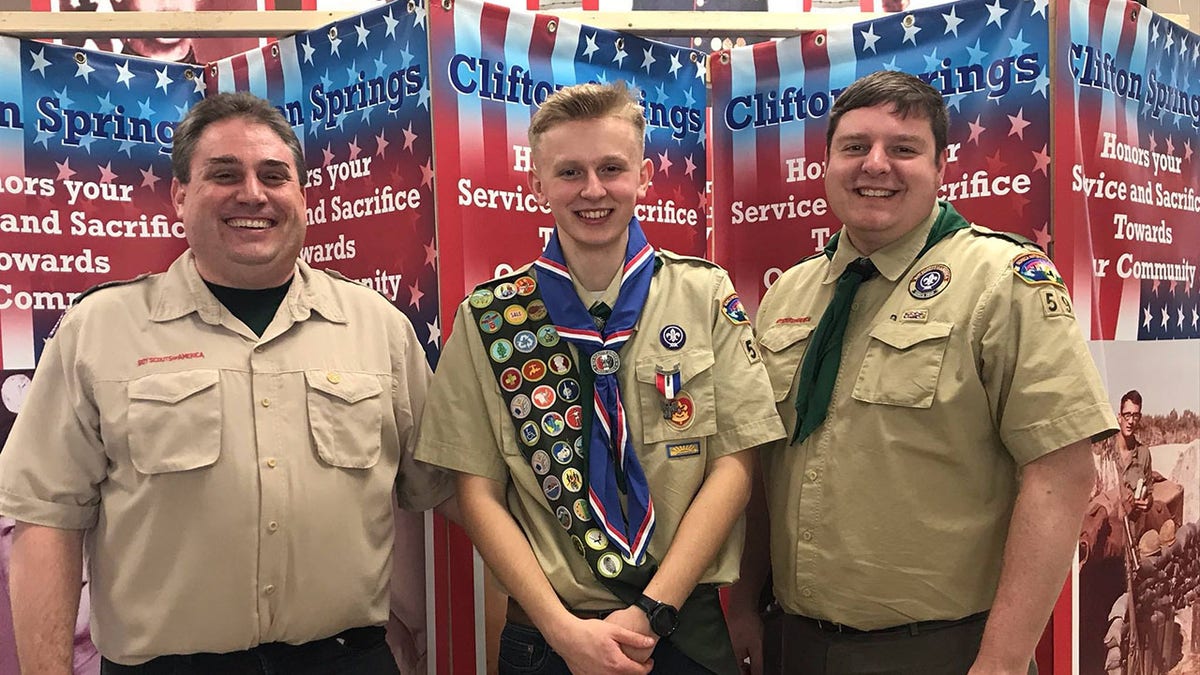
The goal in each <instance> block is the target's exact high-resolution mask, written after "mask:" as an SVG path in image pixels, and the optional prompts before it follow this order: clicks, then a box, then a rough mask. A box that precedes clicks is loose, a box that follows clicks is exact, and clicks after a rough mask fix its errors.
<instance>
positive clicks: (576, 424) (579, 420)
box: [567, 405, 583, 431]
mask: <svg viewBox="0 0 1200 675" xmlns="http://www.w3.org/2000/svg"><path fill="white" fill-rule="evenodd" d="M567 426H569V427H571V428H572V429H575V430H576V431H578V430H580V429H582V428H583V408H581V407H579V406H578V405H573V406H571V407H570V408H567Z"/></svg>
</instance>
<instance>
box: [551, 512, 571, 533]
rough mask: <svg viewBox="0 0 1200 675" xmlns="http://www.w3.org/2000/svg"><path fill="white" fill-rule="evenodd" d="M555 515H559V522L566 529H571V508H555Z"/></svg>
mask: <svg viewBox="0 0 1200 675" xmlns="http://www.w3.org/2000/svg"><path fill="white" fill-rule="evenodd" d="M554 515H556V516H558V524H559V525H562V526H563V529H564V530H569V529H571V509H568V508H567V507H565V506H560V507H558V508H557V509H555V510H554Z"/></svg>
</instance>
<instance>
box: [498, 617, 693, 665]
mask: <svg viewBox="0 0 1200 675" xmlns="http://www.w3.org/2000/svg"><path fill="white" fill-rule="evenodd" d="M651 658H653V659H654V670H653V671H651V672H653V673H662V674H663V675H710V673H711V671H709V670H708V669H707V668H705V667H704V666H701V665H700V664H698V663H696V662H695V661H693V660H691V659H689V658H688V657H687V656H685V655H684V654H683V652H681V651H679V649H678V648H676V647H675V645H673V644H672V643H671V641H670V640H659V641H658V645H657V646H655V648H654V654H652V656H651ZM499 660H500V675H571V669H570V668H567V662H566V661H564V660H563V658H562V657H561V656H559V655H558V653H557V652H555V651H554V650H553V649H551V648H550V645H548V644H546V638H544V637H542V634H541V633H540V632H538V630H537V629H536V628H533V627H531V626H523V625H521V624H517V623H512V622H511V621H510V622H508V623H506V624H504V631H503V632H502V633H500V659H499Z"/></svg>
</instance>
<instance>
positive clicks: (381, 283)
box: [208, 3, 441, 363]
mask: <svg viewBox="0 0 1200 675" xmlns="http://www.w3.org/2000/svg"><path fill="white" fill-rule="evenodd" d="M428 65H429V60H428V36H427V31H426V13H425V8H424V7H423V6H422V5H421V4H419V3H410V4H409V5H407V6H406V5H404V4H402V3H392V4H388V5H385V6H382V7H379V8H377V9H374V10H371V11H368V12H364V13H362V14H358V15H355V16H353V17H351V18H348V19H344V20H342V21H340V22H337V23H333V24H330V25H328V26H325V27H322V28H318V29H315V30H312V31H308V32H305V33H300V34H297V35H294V36H291V37H288V38H286V39H283V40H280V41H279V42H276V43H274V44H271V45H268V46H266V47H263V48H261V49H256V50H252V51H249V52H245V53H243V54H237V55H234V56H231V57H229V58H226V59H222V60H220V61H217V62H215V63H211V64H209V66H208V74H209V78H210V79H211V80H212V83H211V86H213V87H214V89H215V90H219V91H250V92H252V93H254V94H257V95H259V96H262V97H264V98H267V99H269V100H271V102H272V103H274V104H275V105H276V106H277V107H279V108H281V109H282V110H283V111H284V115H285V117H287V118H288V120H289V121H290V122H291V123H292V126H293V129H294V130H295V132H296V135H297V136H299V137H300V138H301V140H302V142H303V144H304V158H305V163H306V164H307V165H308V185H307V189H306V196H307V200H308V233H307V235H306V236H305V240H304V248H303V249H302V250H301V251H300V257H301V258H303V259H304V260H305V261H306V262H308V263H309V264H311V265H313V266H314V267H319V268H330V269H334V270H337V271H338V272H341V273H342V274H344V275H346V276H348V277H350V278H353V279H356V280H358V281H361V282H362V283H364V284H366V285H368V286H370V287H372V288H374V289H375V290H377V291H379V292H380V293H382V294H383V295H384V296H386V297H387V298H388V299H389V300H391V301H392V303H393V304H395V305H396V306H397V307H398V308H400V309H401V310H402V311H403V312H404V313H405V314H407V315H408V318H409V320H410V321H411V322H412V324H413V328H415V329H416V331H417V336H418V337H419V338H420V339H421V340H422V342H423V343H424V345H425V351H426V355H427V356H428V357H429V359H430V362H431V363H433V362H436V359H437V354H438V350H439V349H440V346H441V328H440V325H441V324H440V322H439V320H438V284H437V265H438V262H437V257H438V255H437V242H436V240H435V236H434V209H433V145H432V141H433V138H432V132H431V124H430V116H429V82H428V74H429V67H428Z"/></svg>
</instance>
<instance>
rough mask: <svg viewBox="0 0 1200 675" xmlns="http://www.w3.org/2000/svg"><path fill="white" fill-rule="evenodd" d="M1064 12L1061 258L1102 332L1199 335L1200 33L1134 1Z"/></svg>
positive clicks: (1070, 4) (1072, 0) (1058, 197)
mask: <svg viewBox="0 0 1200 675" xmlns="http://www.w3.org/2000/svg"><path fill="white" fill-rule="evenodd" d="M1056 10H1057V12H1056V17H1057V20H1056V25H1055V35H1056V37H1057V38H1058V42H1057V44H1058V48H1057V49H1058V55H1057V56H1058V59H1057V62H1058V64H1059V65H1058V69H1057V72H1056V76H1055V81H1056V84H1055V98H1056V101H1057V106H1058V111H1057V113H1056V114H1055V130H1054V133H1055V137H1056V139H1059V144H1058V150H1057V152H1056V153H1055V158H1054V175H1055V184H1056V190H1055V201H1054V216H1055V223H1056V225H1057V227H1056V228H1055V240H1056V241H1057V243H1058V246H1059V248H1060V250H1066V249H1069V250H1070V252H1071V254H1070V256H1062V255H1059V256H1058V257H1056V258H1055V263H1056V264H1057V265H1058V268H1059V271H1060V272H1061V273H1062V275H1063V276H1064V277H1065V278H1066V279H1067V281H1068V283H1069V284H1070V286H1071V292H1072V294H1073V296H1074V300H1075V314H1076V316H1078V317H1079V320H1080V323H1081V324H1082V326H1083V328H1084V334H1085V335H1089V336H1090V337H1091V338H1092V339H1096V340H1178V339H1196V338H1200V287H1198V286H1197V283H1196V282H1197V279H1196V269H1197V266H1198V265H1200V163H1198V161H1197V160H1200V35H1197V34H1196V33H1192V32H1189V31H1187V30H1184V29H1183V28H1181V27H1179V26H1178V25H1176V24H1174V23H1172V22H1171V21H1168V20H1167V19H1164V18H1163V17H1161V16H1158V15H1157V14H1155V13H1154V12H1151V11H1149V10H1147V9H1145V8H1143V7H1140V6H1138V5H1136V4H1134V3H1130V2H1125V0H1105V1H1101V0H1093V1H1092V2H1085V1H1083V0H1060V1H1059V3H1058V4H1057V6H1056ZM1064 247H1065V249H1064Z"/></svg>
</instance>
